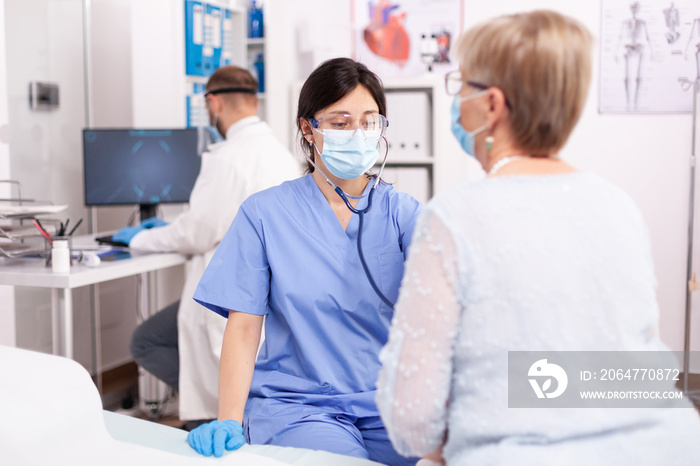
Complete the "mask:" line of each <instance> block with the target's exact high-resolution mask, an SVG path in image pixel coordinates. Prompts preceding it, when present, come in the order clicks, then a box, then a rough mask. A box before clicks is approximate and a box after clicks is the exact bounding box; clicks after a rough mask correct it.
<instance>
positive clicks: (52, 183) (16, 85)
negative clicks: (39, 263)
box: [3, 0, 91, 365]
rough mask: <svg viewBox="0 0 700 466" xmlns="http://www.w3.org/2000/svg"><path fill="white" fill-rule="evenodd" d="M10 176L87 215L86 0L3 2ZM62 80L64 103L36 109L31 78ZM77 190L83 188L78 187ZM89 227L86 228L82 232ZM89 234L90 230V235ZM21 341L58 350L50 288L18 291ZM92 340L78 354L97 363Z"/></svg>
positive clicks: (34, 193)
mask: <svg viewBox="0 0 700 466" xmlns="http://www.w3.org/2000/svg"><path fill="white" fill-rule="evenodd" d="M4 7H5V8H4V16H5V18H4V19H5V21H4V23H3V24H4V39H5V41H6V52H7V55H6V60H5V61H4V65H6V67H7V87H6V89H7V105H6V106H5V107H4V108H7V112H8V117H9V123H10V124H9V127H10V131H9V133H10V145H9V149H10V174H11V177H12V179H14V180H17V181H19V182H20V183H21V184H22V190H23V195H24V196H26V197H32V198H35V199H38V200H50V201H53V202H55V203H57V204H68V205H69V208H68V210H67V211H65V212H63V213H62V214H61V217H62V218H63V219H65V218H67V217H70V218H72V219H73V222H76V221H77V219H79V218H81V217H84V216H85V213H86V211H85V208H84V207H83V202H82V191H81V190H80V189H79V187H80V186H82V169H81V167H82V160H81V142H80V130H81V128H82V126H83V123H84V100H83V75H82V70H83V57H82V21H81V2H80V0H64V1H60V2H51V1H48V0H26V1H18V0H8V1H6V2H5V4H4ZM34 80H39V81H49V82H55V83H57V84H58V85H59V88H60V91H59V92H60V106H59V108H58V109H55V110H51V111H39V112H37V111H31V110H30V108H29V103H28V85H29V82H30V81H34ZM76 187H78V188H77V189H76ZM83 228H84V227H81V229H83ZM83 231H84V230H83ZM14 296H15V305H14V308H15V312H16V344H17V345H18V346H21V347H25V348H30V349H36V350H40V351H50V350H51V331H50V326H49V325H48V322H50V321H51V319H50V302H51V300H50V296H49V293H48V291H47V290H38V289H32V288H23V287H17V288H15V294H14ZM74 305H75V309H76V314H75V332H76V334H81V333H82V334H87V335H89V329H90V326H89V325H90V318H89V308H88V295H87V294H86V293H85V292H76V293H75V294H74ZM90 348H91V343H90V341H89V338H88V339H85V340H82V339H81V340H77V341H76V348H75V349H76V355H77V357H78V359H79V360H80V361H81V362H82V363H83V364H85V365H89V364H90V354H91V350H90Z"/></svg>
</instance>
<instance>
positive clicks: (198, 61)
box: [185, 0, 207, 76]
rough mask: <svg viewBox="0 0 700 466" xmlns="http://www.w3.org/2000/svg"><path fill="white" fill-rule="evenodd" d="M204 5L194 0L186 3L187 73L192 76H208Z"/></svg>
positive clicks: (187, 0) (188, 0)
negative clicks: (205, 69)
mask: <svg viewBox="0 0 700 466" xmlns="http://www.w3.org/2000/svg"><path fill="white" fill-rule="evenodd" d="M203 48H204V5H203V4H202V2H197V1H193V0H186V1H185V57H186V59H185V72H186V74H188V75H190V76H207V75H206V74H205V73H204V63H203V58H204V54H203Z"/></svg>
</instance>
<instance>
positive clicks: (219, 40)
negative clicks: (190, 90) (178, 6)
mask: <svg viewBox="0 0 700 466" xmlns="http://www.w3.org/2000/svg"><path fill="white" fill-rule="evenodd" d="M232 16H233V13H232V12H231V10H229V9H227V8H222V7H220V6H215V5H210V4H208V3H205V2H200V1H195V0H186V1H185V70H186V73H187V75H188V76H210V75H211V74H212V73H213V72H214V71H215V70H216V69H217V68H219V67H220V66H224V65H229V64H231V63H232V58H233V53H232V49H233V46H234V44H233V42H232V40H233V30H232V27H233V26H232V24H233V22H232V21H231V18H232Z"/></svg>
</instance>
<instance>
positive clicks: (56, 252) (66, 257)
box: [51, 239, 70, 273]
mask: <svg viewBox="0 0 700 466" xmlns="http://www.w3.org/2000/svg"><path fill="white" fill-rule="evenodd" d="M51 268H52V270H53V271H54V273H68V272H70V249H68V240H65V239H56V240H54V241H53V247H52V248H51Z"/></svg>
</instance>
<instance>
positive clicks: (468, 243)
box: [378, 11, 700, 466]
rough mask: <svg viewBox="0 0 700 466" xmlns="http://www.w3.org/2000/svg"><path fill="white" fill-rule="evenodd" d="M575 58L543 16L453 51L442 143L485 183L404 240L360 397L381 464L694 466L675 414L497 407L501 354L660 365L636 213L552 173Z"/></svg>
mask: <svg viewBox="0 0 700 466" xmlns="http://www.w3.org/2000/svg"><path fill="white" fill-rule="evenodd" d="M590 49H591V36H590V34H589V32H588V31H587V30H586V29H585V28H584V27H583V26H582V25H581V24H579V23H578V22H577V21H574V20H573V19H571V18H567V17H565V16H562V15H560V14H558V13H555V12H551V11H535V12H531V13H524V14H518V15H513V16H504V17H500V18H497V19H494V20H492V21H489V22H487V23H484V24H481V25H479V26H476V27H475V28H473V29H471V30H470V31H468V32H466V33H465V34H464V35H463V36H462V37H461V38H460V39H459V42H458V44H457V53H458V57H459V63H460V69H459V71H458V72H456V73H453V74H449V75H448V76H447V79H446V84H447V88H448V89H447V91H448V92H449V93H454V94H455V98H454V104H453V108H452V124H453V132H454V134H455V136H456V137H457V139H458V140H459V141H460V143H461V145H462V147H463V149H464V150H465V151H466V152H467V153H468V154H470V155H472V156H474V157H476V159H477V160H478V161H479V163H480V164H481V165H482V166H483V168H484V169H485V170H486V172H487V173H488V176H487V177H486V179H484V180H482V181H478V182H475V183H470V184H464V185H461V186H458V187H457V188H455V189H453V190H451V191H449V192H447V193H444V194H443V195H441V196H439V197H438V198H436V199H434V200H433V201H432V202H431V203H430V204H429V205H428V206H427V208H426V209H425V210H424V213H423V214H422V216H421V217H420V219H419V221H418V223H417V225H416V231H415V236H414V239H413V246H412V250H411V253H410V254H409V258H408V261H407V268H406V272H405V274H404V280H403V283H402V288H401V293H400V297H399V301H398V303H397V309H396V313H395V316H394V319H393V321H392V328H391V331H390V336H389V342H388V343H387V345H386V346H385V348H384V349H383V350H382V354H381V360H382V362H383V368H382V371H381V373H380V379H379V383H378V407H379V409H380V412H381V414H382V418H383V420H384V422H385V425H386V428H387V431H388V432H389V435H390V438H391V440H392V442H393V444H394V446H395V447H396V449H397V451H398V452H399V453H402V454H405V455H421V456H428V458H429V459H431V460H433V461H436V462H441V461H444V460H446V462H447V463H448V464H474V465H513V464H518V465H523V464H527V465H538V466H542V465H592V464H620V465H622V464H625V465H629V464H645V465H652V464H653V465H658V464H673V465H679V464H700V421H698V416H697V413H696V412H695V411H694V410H693V409H661V408H658V409H652V408H637V409H612V408H609V409H601V408H588V409H563V408H560V409H554V408H545V409H539V408H535V409H514V408H510V409H509V408H508V385H507V384H508V352H509V351H557V350H560V351H564V350H568V351H632V350H634V351H651V350H664V349H665V347H664V346H663V344H662V343H661V342H660V341H659V339H658V336H657V334H658V332H657V323H658V322H657V321H658V314H659V312H658V307H657V303H656V296H655V291H654V288H655V278H654V273H653V266H652V260H651V251H650V244H649V239H648V235H647V232H646V229H645V225H644V222H643V220H642V217H641V215H640V213H639V211H638V210H637V208H636V207H635V205H634V204H633V202H632V201H631V199H630V198H629V197H628V196H627V195H625V194H624V193H623V192H622V191H621V190H619V189H618V188H616V187H614V186H612V185H611V184H609V183H608V182H606V181H604V180H603V179H601V178H600V177H598V176H596V175H594V174H592V173H585V172H580V171H577V170H576V169H575V168H573V167H572V166H570V165H568V164H567V163H565V162H563V161H562V160H560V159H559V158H558V157H557V154H558V152H559V150H560V149H561V148H562V146H563V145H564V143H565V142H566V140H567V138H568V136H569V134H570V133H571V131H572V129H573V127H574V125H575V124H576V122H577V120H578V119H579V116H580V114H581V111H582V108H583V106H584V102H585V100H586V94H587V90H588V85H589V81H590V75H591V64H590V62H591V60H590ZM686 403H687V402H686ZM687 406H688V408H690V403H687ZM443 447H444V448H443Z"/></svg>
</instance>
